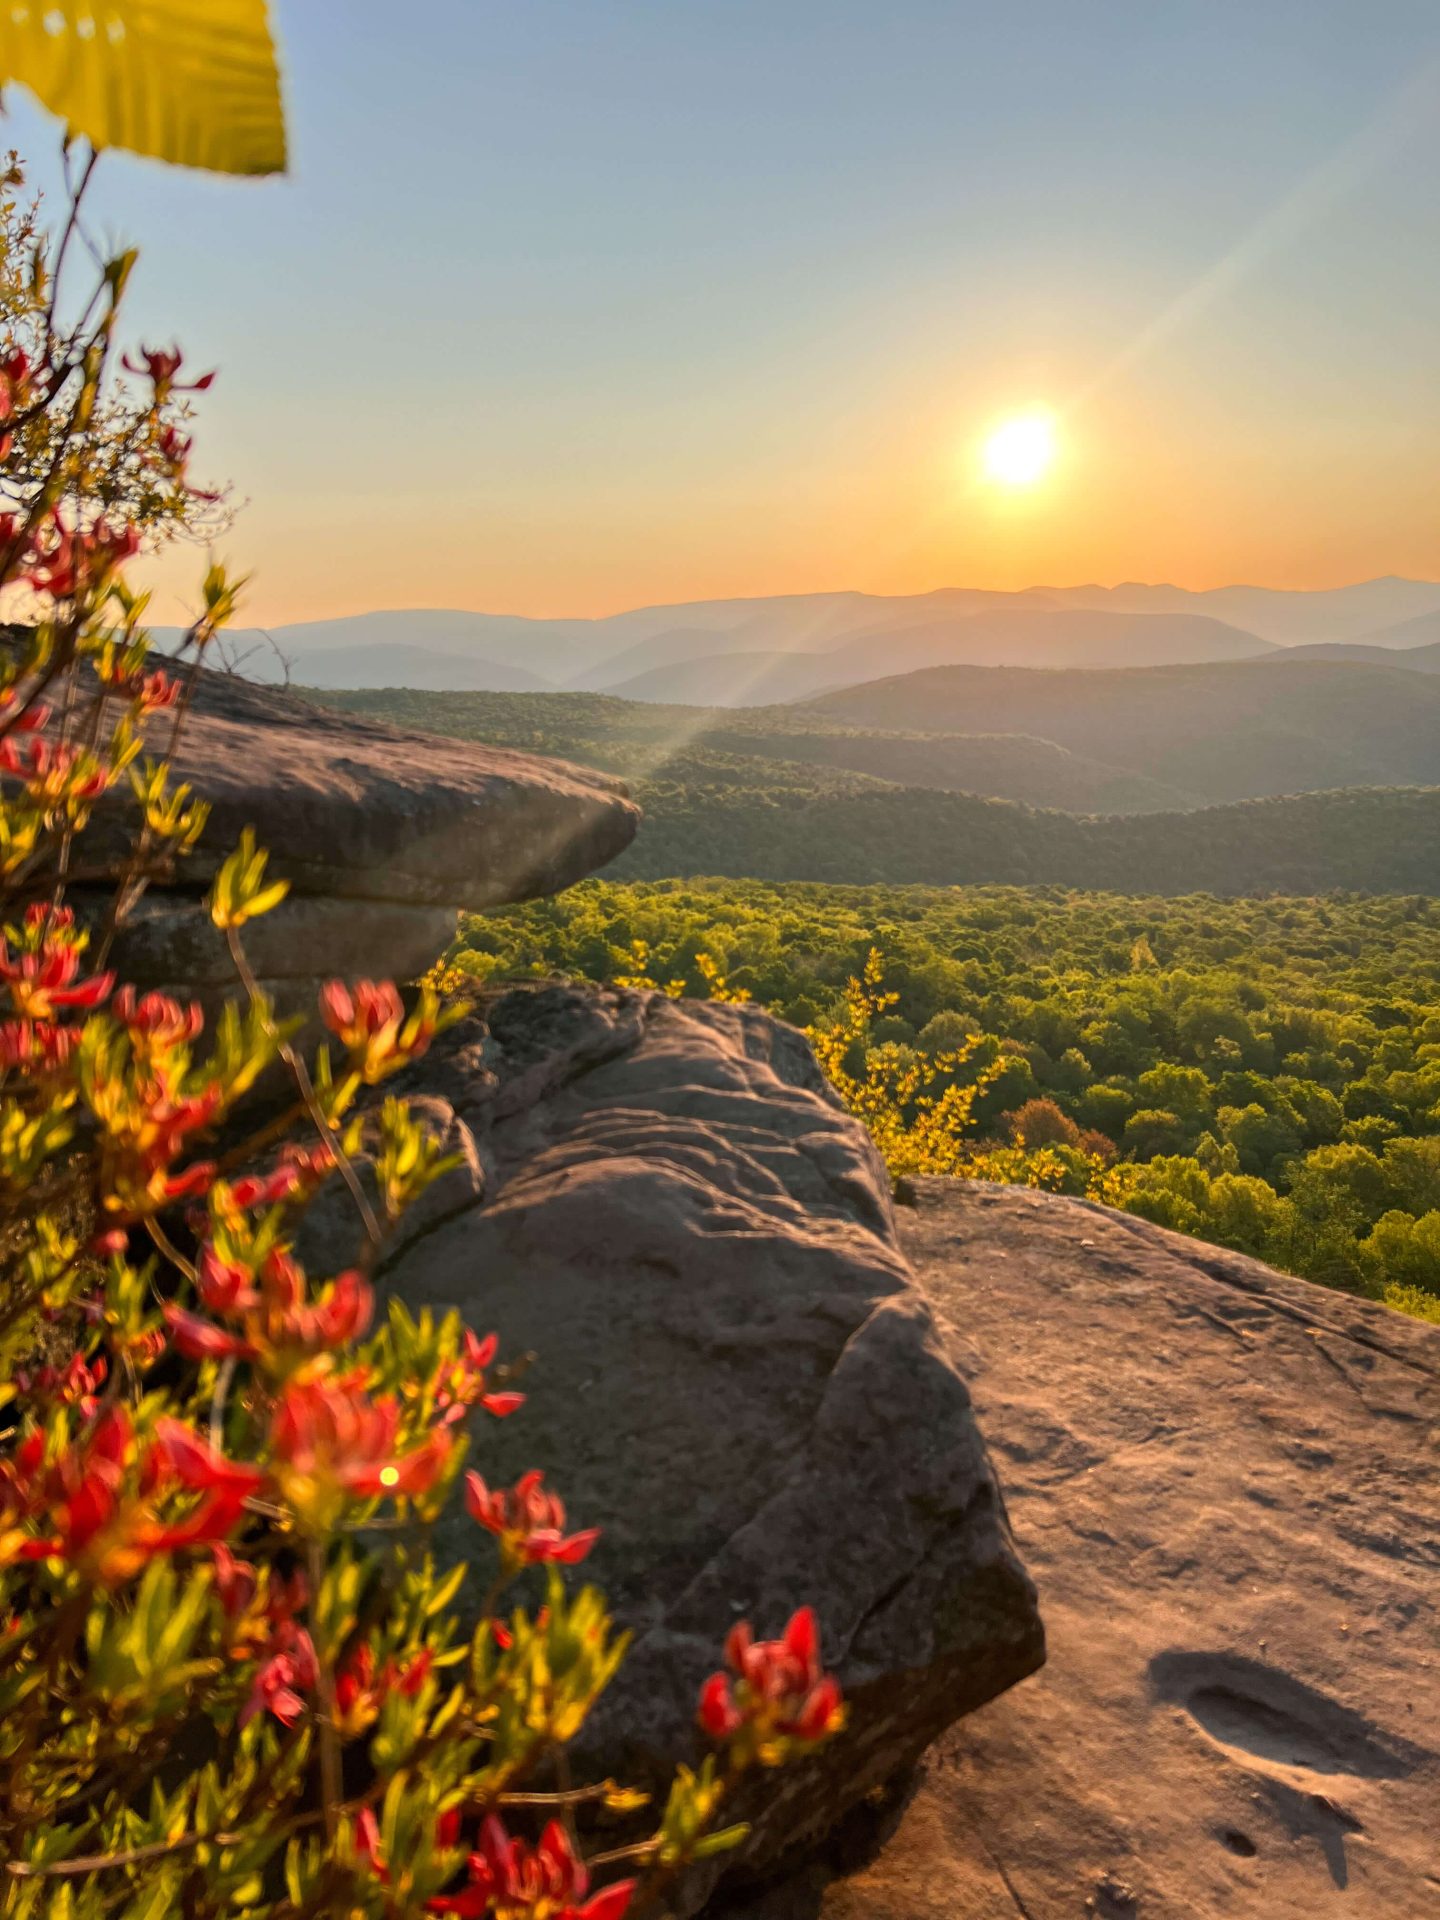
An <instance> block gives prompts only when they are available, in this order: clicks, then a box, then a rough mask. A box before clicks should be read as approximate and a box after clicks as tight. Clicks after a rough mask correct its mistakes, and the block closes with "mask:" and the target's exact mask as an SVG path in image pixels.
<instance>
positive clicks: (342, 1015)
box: [320, 980, 405, 1053]
mask: <svg viewBox="0 0 1440 1920" xmlns="http://www.w3.org/2000/svg"><path fill="white" fill-rule="evenodd" d="M320 1018H321V1019H322V1020H323V1021H324V1022H325V1024H326V1026H327V1027H329V1029H330V1031H331V1032H332V1033H333V1034H334V1035H335V1038H336V1039H337V1040H339V1041H340V1043H341V1045H342V1046H345V1047H348V1048H349V1050H350V1051H351V1052H352V1053H358V1052H361V1051H362V1050H363V1049H365V1048H366V1047H367V1046H369V1045H370V1043H371V1042H373V1041H374V1040H376V1039H377V1038H390V1039H393V1038H394V1036H395V1035H396V1034H397V1033H398V1032H399V1031H400V1023H401V1021H402V1020H404V1018H405V1003H404V1001H403V1000H402V999H401V998H400V992H399V989H398V988H397V987H396V985H395V983H394V981H393V980H382V981H379V982H378V983H377V982H376V981H374V980H357V981H356V982H355V985H354V987H353V988H350V987H347V986H346V985H345V983H344V981H343V980H327V981H326V982H325V985H324V986H323V987H321V989H320Z"/></svg>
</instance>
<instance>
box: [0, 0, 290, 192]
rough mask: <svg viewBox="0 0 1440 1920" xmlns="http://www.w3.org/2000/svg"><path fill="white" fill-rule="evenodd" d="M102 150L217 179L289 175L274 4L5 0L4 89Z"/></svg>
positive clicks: (1, 7) (0, 31)
mask: <svg viewBox="0 0 1440 1920" xmlns="http://www.w3.org/2000/svg"><path fill="white" fill-rule="evenodd" d="M11 81H15V82H18V83H19V84H20V85H22V86H26V87H28V88H29V89H30V91H31V92H32V93H33V94H34V95H35V96H36V97H37V99H39V100H40V101H41V102H42V104H43V105H45V106H47V107H48V108H49V109H50V111H51V112H52V113H55V114H58V115H59V116H60V118H61V119H62V120H64V121H65V122H66V123H67V125H68V126H69V129H70V132H71V133H72V134H79V135H82V136H83V137H84V138H85V139H86V140H88V141H89V142H90V143H91V145H92V146H95V147H124V148H126V149H127V150H128V151H129V152H131V153H143V154H147V155H149V156H150V157H152V158H153V159H156V160H169V161H173V162H174V163H175V164H176V165H177V166H183V167H204V168H206V169H207V170H208V171H209V172H211V173H283V172H284V170H285V117H284V113H283V110H282V108H281V105H280V76H279V72H278V70H277V67H276V63H275V46H274V42H273V41H272V40H271V38H270V27H269V22H268V20H267V18H266V10H265V0H205V4H204V5H197V4H195V0H24V3H23V4H22V3H21V0H0V84H8V83H10V82H11Z"/></svg>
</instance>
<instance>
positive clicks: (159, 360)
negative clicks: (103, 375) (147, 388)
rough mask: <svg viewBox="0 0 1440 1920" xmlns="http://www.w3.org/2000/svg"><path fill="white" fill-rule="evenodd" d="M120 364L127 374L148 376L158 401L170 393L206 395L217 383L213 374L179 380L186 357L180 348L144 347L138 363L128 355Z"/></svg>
mask: <svg viewBox="0 0 1440 1920" xmlns="http://www.w3.org/2000/svg"><path fill="white" fill-rule="evenodd" d="M120 364H121V366H122V367H124V369H125V371H126V372H127V373H140V374H144V375H146V376H147V377H148V378H149V380H150V382H151V384H152V385H153V386H154V388H155V398H156V399H157V400H163V399H164V398H165V396H166V395H167V394H170V393H204V392H205V391H206V389H207V388H208V387H210V386H212V385H213V384H214V381H215V375H214V373H213V372H211V373H202V374H201V376H200V378H199V379H198V380H191V381H188V382H185V381H179V380H177V379H176V378H175V376H176V374H177V373H178V372H179V371H180V369H181V367H182V366H183V365H184V364H185V356H184V354H183V353H181V351H180V349H179V348H178V347H170V348H164V347H142V348H141V349H140V358H139V360H138V361H137V360H132V359H131V358H130V356H129V354H128V353H127V354H126V355H125V357H124V359H123V360H122V361H121V362H120Z"/></svg>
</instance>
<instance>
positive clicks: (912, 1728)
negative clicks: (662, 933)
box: [317, 987, 1043, 1907]
mask: <svg viewBox="0 0 1440 1920" xmlns="http://www.w3.org/2000/svg"><path fill="white" fill-rule="evenodd" d="M402 1090H403V1091H408V1092H412V1093H413V1092H416V1091H423V1092H424V1094H425V1096H426V1097H427V1098H428V1099H429V1100H430V1101H431V1102H432V1103H440V1111H441V1112H442V1113H444V1114H446V1115H448V1116H449V1120H448V1124H451V1125H452V1126H459V1127H460V1128H462V1129H463V1130H464V1131H465V1133H466V1134H467V1135H468V1137H469V1140H470V1141H471V1142H472V1143H473V1154H472V1156H471V1160H472V1164H473V1167H474V1168H475V1169H477V1170H478V1171H477V1172H475V1173H474V1174H473V1175H467V1179H468V1180H469V1185H468V1186H462V1187H461V1188H460V1189H459V1190H458V1199H457V1202H456V1204H455V1205H452V1207H451V1208H450V1209H449V1213H448V1217H442V1219H441V1220H440V1221H439V1223H438V1224H436V1225H434V1226H433V1227H432V1228H431V1229H430V1230H429V1231H427V1232H426V1233H425V1234H424V1235H423V1236H422V1237H419V1238H414V1239H412V1240H411V1241H410V1243H409V1244H408V1245H407V1246H405V1247H403V1248H402V1249H401V1250H400V1252H399V1254H398V1256H397V1257H396V1258H394V1259H393V1260H392V1261H390V1262H389V1264H388V1265H387V1267H386V1268H385V1269H384V1274H383V1278H384V1281H385V1284H386V1286H387V1287H388V1288H389V1289H391V1290H393V1291H394V1292H395V1293H397V1294H399V1295H400V1296H402V1297H403V1298H404V1299H405V1300H406V1301H407V1302H408V1303H409V1304H410V1305H411V1306H412V1307H421V1306H431V1307H435V1308H439V1309H446V1308H450V1307H456V1308H458V1309H459V1310H460V1311H461V1313H462V1314H463V1316H464V1317H465V1319H466V1320H467V1321H468V1322H469V1323H470V1324H471V1325H473V1326H475V1327H476V1328H477V1329H478V1330H479V1331H481V1332H486V1331H488V1330H489V1329H491V1328H492V1327H493V1328H495V1329H496V1330H498V1331H499V1333H500V1335H501V1340H502V1357H503V1356H504V1355H506V1354H509V1355H515V1354H517V1353H520V1352H523V1351H525V1350H528V1349H533V1350H534V1352H535V1353H536V1354H537V1355H538V1359H537V1362H536V1364H535V1366H534V1367H533V1370H532V1371H531V1372H530V1373H529V1374H528V1375H527V1377H526V1381H525V1387H526V1391H527V1393H528V1396H529V1397H528V1401H527V1404H526V1407H525V1409H524V1411H523V1413H522V1414H521V1415H520V1416H519V1417H517V1418H515V1419H512V1420H508V1421H505V1422H504V1423H496V1422H494V1421H489V1420H486V1421H485V1422H484V1423H483V1425H482V1426H481V1427H480V1429H479V1431H478V1432H477V1448H476V1455H475V1464H476V1465H477V1466H478V1467H479V1468H480V1470H481V1471H482V1472H483V1473H484V1475H485V1476H486V1478H487V1480H489V1481H491V1482H492V1484H508V1483H510V1482H512V1481H513V1480H514V1479H516V1478H517V1477H518V1476H519V1474H520V1473H521V1472H522V1471H524V1470H525V1469H526V1468H528V1467H532V1466H539V1467H542V1468H543V1469H544V1470H545V1472H546V1474H547V1476H548V1479H549V1481H550V1482H551V1483H552V1484H553V1485H554V1487H555V1488H556V1490H557V1491H559V1492H560V1493H561V1494H562V1496H563V1498H564V1499H565V1501H566V1503H567V1506H568V1508H569V1513H570V1519H571V1522H572V1523H573V1524H574V1525H576V1526H591V1525H598V1526H599V1527H601V1528H602V1529H603V1534H602V1538H601V1541H600V1543H599V1545H598V1547H597V1548H596V1550H595V1552H594V1554H593V1556H592V1558H591V1561H590V1562H589V1564H588V1570H589V1571H591V1572H593V1574H594V1577H595V1578H596V1580H597V1581H598V1582H599V1583H600V1585H602V1586H603V1587H604V1589H605V1590H606V1592H607V1594H608V1595H609V1597H610V1599H611V1601H612V1603H613V1605H614V1607H615V1610H616V1612H617V1614H618V1617H619V1619H620V1621H621V1622H622V1623H623V1624H624V1625H625V1626H626V1627H628V1628H629V1629H630V1630H631V1631H632V1632H633V1634H634V1636H635V1643H634V1646H633V1648H632V1650H631V1652H630V1655H629V1657H628V1659H627V1661H626V1663H625V1666H624V1668H623V1669H622V1672H621V1675H620V1677H619V1679H618V1680H617V1681H616V1682H615V1683H614V1685H613V1687H612V1688H611V1690H610V1691H609V1693H607V1695H606V1696H605V1697H604V1698H603V1700H602V1702H601V1705H600V1708H599V1710H598V1712H597V1713H596V1715H595V1716H594V1718H593V1720H592V1722H591V1724H590V1726H589V1728H588V1729H587V1732H586V1735H585V1736H584V1739H583V1742H582V1747H583V1753H582V1759H583V1761H584V1762H585V1763H586V1764H589V1765H591V1766H595V1767H599V1768H602V1769H603V1770H604V1771H606V1772H610V1773H615V1774H617V1775H619V1776H620V1777H623V1778H626V1779H631V1780H634V1779H640V1780H642V1781H644V1782H646V1783H648V1784H652V1785H655V1784H661V1783H663V1781H664V1780H666V1779H668V1777H669V1774H670V1773H671V1771H672V1770H673V1767H674V1764H675V1762H676V1761H677V1760H685V1759H694V1758H695V1757H696V1755H697V1752H698V1745H697V1739H696V1735H695V1732H694V1725H693V1719H694V1709H695V1701H696V1696H697V1693H698V1690H699V1687H700V1685H701V1683H702V1681H703V1680H704V1678H705V1676H706V1675H707V1674H709V1673H710V1672H712V1671H713V1670H714V1669H715V1668H716V1666H717V1665H719V1664H720V1661H719V1650H720V1646H721V1642H722V1640H723V1638H724V1636H725V1633H726V1631H727V1630H728V1628H729V1627H730V1626H731V1624H732V1623H733V1622H734V1621H735V1620H737V1619H739V1618H740V1617H742V1616H744V1617H748V1618H749V1619H750V1620H751V1621H752V1622H753V1623H754V1625H755V1627H756V1629H757V1631H758V1632H760V1633H761V1634H763V1635H771V1634H774V1633H776V1632H778V1631H779V1630H780V1629H781V1628H782V1627H783V1625H784V1623H785V1621H786V1619H787V1618H788V1617H789V1615H790V1613H791V1612H792V1610H793V1609H794V1608H795V1607H797V1606H799V1605H800V1604H802V1603H803V1602H811V1603H813V1604H814V1605H815V1607H816V1608H817V1611H818V1613H819V1615H820V1619H821V1622H822V1627H823V1633H824V1652H825V1657H826V1659H827V1661H828V1662H829V1663H830V1664H831V1665H832V1666H833V1667H834V1668H835V1669H837V1670H838V1672H839V1674H840V1677H841V1679H842V1681H843V1683H844V1685H845V1688H846V1692H847V1694H848V1696H849V1699H850V1702H851V1708H852V1717H851V1722H850V1725H849V1727H848V1729H847V1730H846V1732H845V1733H844V1734H843V1735H842V1736H841V1737H840V1738H838V1739H837V1740H836V1741H835V1742H833V1744H831V1745H830V1746H827V1747H826V1748H825V1749H823V1750H822V1751H821V1753H820V1754H819V1755H818V1756H817V1757H815V1758H814V1759H812V1760H811V1761H809V1762H807V1763H806V1764H804V1765H802V1766H798V1767H795V1768H793V1769H786V1770H784V1771H783V1772H782V1773H780V1774H778V1775H770V1776H767V1777H766V1779H765V1781H764V1784H763V1791H762V1792H761V1793H760V1794H759V1795H758V1796H757V1798H756V1800H755V1801H754V1803H753V1804H752V1805H751V1806H750V1807H749V1808H748V1809H747V1810H748V1812H749V1813H750V1815H751V1817H752V1818H753V1819H754V1821H755V1826H754V1831H753V1833H752V1836H751V1839H750V1842H749V1843H748V1846H747V1849H746V1852H745V1855H744V1857H743V1859H742V1860H741V1861H740V1862H739V1863H738V1864H739V1866H740V1868H741V1869H742V1870H744V1871H748V1872H751V1873H754V1872H759V1871H763V1870H767V1869H770V1868H773V1867H774V1865H775V1864H776V1862H777V1861H778V1860H779V1859H780V1858H781V1857H782V1856H783V1855H784V1854H785V1853H786V1852H787V1851H789V1850H792V1849H795V1848H803V1847H804V1846H805V1845H807V1844H809V1843H812V1842H813V1841H814V1840H815V1839H816V1838H817V1837H818V1836H819V1835H821V1834H822V1833H824V1832H825V1831H826V1830H827V1829H828V1828H829V1827H830V1826H831V1825H832V1824H833V1822H834V1821H835V1820H836V1818H837V1817H838V1816H839V1815H840V1814H841V1813H843V1811H844V1810H845V1808H846V1807H848V1806H850V1805H852V1804H853V1803H854V1802H855V1801H856V1800H858V1799H859V1798H861V1797H862V1796H863V1795H865V1794H866V1793H868V1792H869V1791H871V1790H872V1789H874V1788H875V1787H877V1786H878V1785H879V1784H880V1783H882V1782H883V1781H885V1780H886V1779H888V1778H889V1777H890V1776H891V1775H893V1774H894V1773H895V1772H896V1770H897V1769H902V1768H904V1767H906V1766H907V1765H909V1764H910V1763H911V1762H912V1761H913V1760H914V1759H915V1758H916V1756H917V1755H918V1754H919V1753H920V1752H921V1750H922V1749H923V1748H924V1747H925V1746H926V1745H927V1744H928V1743H929V1742H930V1741H931V1740H932V1739H933V1738H934V1737H935V1735H936V1734H937V1733H938V1732H940V1731H941V1729H943V1728H944V1727H946V1726H948V1725H949V1724H950V1723H951V1722H952V1721H953V1720H955V1719H956V1718H958V1717H959V1716H960V1715H961V1714H964V1713H968V1712H969V1711H971V1709H973V1708H975V1707H977V1706H979V1705H980V1704H981V1703H982V1702H984V1701H986V1700H989V1699H991V1698H993V1696H994V1695H995V1694H997V1693H999V1692H1000V1691H1002V1690H1003V1689H1004V1688H1006V1687H1008V1686H1010V1685H1012V1684H1013V1683H1014V1682H1015V1681H1017V1680H1019V1679H1021V1678H1022V1677H1023V1676H1024V1675H1026V1674H1028V1673H1030V1672H1032V1671H1033V1670H1034V1669H1035V1668H1036V1667H1037V1666H1038V1665H1039V1664H1040V1662H1041V1659H1042V1657H1043V1640H1042V1633H1041V1627H1040V1621H1039V1617H1038V1614H1037V1611H1036V1605H1035V1596H1034V1592H1033V1590H1032V1587H1031V1585H1030V1582H1029V1580H1028V1578H1027V1577H1026V1575H1025V1573H1024V1571H1023V1569H1022V1568H1021V1565H1020V1563H1019V1561H1018V1559H1017V1558H1016V1555H1015V1552H1014V1549H1013V1546H1012V1544H1011V1539H1010V1534H1009V1528H1008V1525H1007V1522H1006V1518H1005V1512H1004V1508H1003V1505H1002V1503H1001V1500H1000V1496H999V1493H998V1490H997V1487H996V1483H995V1478H994V1475H993V1473H992V1472H991V1469H990V1465H989V1462H988V1460H987V1458H986V1454H985V1449H984V1446H983V1445H982V1442H981V1439H980V1435H979V1432H978V1430H977V1428H976V1425H975V1421H974V1418H973V1415H972V1412H971V1407H970V1402H969V1397H968V1394H967V1392H966V1389H965V1385H964V1381H963V1379H962V1377H961V1374H960V1371H959V1369H958V1368H957V1367H956V1365H955V1364H954V1362H953V1361H952V1360H951V1359H950V1358H948V1357H947V1356H946V1354H945V1352H944V1351H943V1349H942V1347H941V1345H940V1342H939V1340H938V1338H937V1334H936V1327H935V1323H934V1320H933V1318H932V1315H931V1312H930V1309H929V1307H928V1305H927V1303H926V1301H925V1299H924V1296H923V1295H922V1294H921V1293H920V1291H919V1290H918V1289H917V1287H916V1286H915V1283H914V1280H913V1278H912V1276H911V1273H910V1271H909V1268H908V1266H907V1264H906V1262H905V1260H904V1258H903V1256H902V1255H901V1253H900V1251H899V1249H898V1247H897V1246H896V1243H895V1237H894V1226H893V1220H892V1214H891V1206H890V1199H889V1186H888V1181H887V1179H886V1176H885V1173H884V1169H883V1167H882V1166H881V1165H880V1163H879V1161H878V1159H877V1157H876V1155H875V1153H874V1150H873V1148H872V1147H871V1145H870V1142H869V1140H868V1138H867V1136H866V1135H865V1134H864V1132H863V1131H862V1129H861V1128H860V1127H859V1126H858V1125H857V1124H856V1123H855V1122H854V1121H852V1120H851V1119H850V1118H849V1117H848V1116H847V1115H846V1114H845V1113H844V1112H843V1111H842V1110H841V1109H840V1108H839V1106H838V1104H837V1103H836V1101H835V1099H834V1096H833V1095H832V1094H831V1092H830V1091H829V1089H828V1088H827V1086H826V1084H825V1082H824V1081H823V1079H822V1078H821V1076H820V1074H819V1072H818V1070H817V1068H816V1066H815V1063H814V1060H813V1058H812V1056H811V1054H810V1051H809V1049H808V1047H807V1046H806V1044H805V1042H804V1040H803V1039H802V1038H801V1036H800V1035H799V1034H797V1033H795V1032H794V1031H793V1030H791V1029H789V1028H786V1027H784V1026H781V1025H780V1024H779V1023H777V1022H776V1021H774V1020H772V1019H769V1018H767V1017H766V1016H765V1015H763V1014H761V1013H759V1012H757V1011H756V1010H754V1009H752V1008H749V1007H732V1006H721V1005H714V1004H703V1005H697V1004H692V1003H679V1002H675V1001H671V1000H668V999H666V998H665V997H664V996H663V995H656V994H645V993H635V992H621V991H610V992H604V991H599V992H596V991H582V990H579V989H572V988H568V987H550V988H541V989H535V990H519V991H515V992H511V993H508V994H506V995H504V996H503V997H501V998H499V999H498V1000H496V1001H495V1002H493V1003H492V1004H491V1005H490V1006H489V1007H488V1008H487V1010H486V1020H485V1021H484V1022H483V1023H482V1021H481V1020H480V1019H478V1018H472V1019H470V1020H469V1021H467V1022H466V1023H465V1024H464V1025H463V1026H461V1027H459V1028H457V1029H455V1030H454V1031H452V1032H451V1033H450V1034H448V1035H447V1036H445V1039H444V1041H443V1042H442V1043H441V1045H440V1047H439V1048H438V1049H437V1051H436V1052H435V1054H434V1055H432V1057H431V1058H430V1059H428V1060H427V1061H426V1062H425V1063H424V1064H423V1067H422V1068H420V1069H417V1070H416V1072H415V1074H414V1075H413V1076H412V1078H411V1082H410V1085H409V1087H402ZM434 1111H435V1108H434V1107H433V1106H432V1113H433V1112H434ZM317 1250H318V1251H320V1252H321V1253H322V1255H323V1253H324V1251H325V1249H324V1248H323V1247H322V1248H320V1249H317ZM335 1251H336V1252H337V1253H338V1252H340V1248H339V1247H338V1245H337V1247H336V1249H335ZM442 1533H443V1537H442V1538H441V1539H440V1540H439V1542H438V1546H439V1549H440V1551H441V1553H442V1555H443V1556H444V1557H445V1558H450V1557H460V1558H464V1559H467V1560H473V1561H475V1562H476V1563H477V1565H478V1566H480V1567H488V1566H489V1564H490V1563H491V1556H490V1553H489V1550H488V1543H483V1536H480V1535H479V1534H478V1533H477V1531H476V1529H475V1527H474V1525H473V1523H472V1522H471V1521H470V1520H469V1519H468V1517H467V1516H466V1515H465V1514H464V1513H463V1511H460V1512H458V1513H457V1514H456V1515H455V1516H454V1517H453V1518H451V1519H448V1520H447V1522H446V1525H445V1527H444V1529H443V1530H442ZM471 1584H472V1586H473V1587H474V1588H475V1589H476V1595H477V1596H478V1593H479V1592H482V1591H483V1587H484V1575H483V1573H477V1576H476V1578H475V1580H474V1581H473V1582H472V1583H471ZM730 1864H731V1865H732V1866H733V1865H735V1863H734V1862H731V1863H730ZM719 1871H720V1866H719V1864H718V1863H717V1864H713V1865H707V1867H706V1868H705V1869H704V1870H703V1873H702V1875H701V1876H700V1877H698V1878H697V1879H695V1880H694V1881H693V1882H692V1884H691V1885H690V1886H689V1888H688V1889H687V1898H688V1902H689V1905H690V1906H691V1907H693V1905H694V1904H695V1903H696V1902H697V1901H698V1900H699V1898H700V1897H701V1896H702V1895H703V1894H704V1893H705V1892H706V1890H707V1888H708V1886H709V1885H710V1884H711V1882H712V1881H713V1880H714V1878H715V1876H716V1874H718V1872H719Z"/></svg>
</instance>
